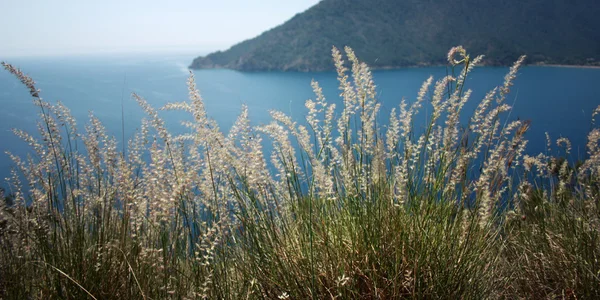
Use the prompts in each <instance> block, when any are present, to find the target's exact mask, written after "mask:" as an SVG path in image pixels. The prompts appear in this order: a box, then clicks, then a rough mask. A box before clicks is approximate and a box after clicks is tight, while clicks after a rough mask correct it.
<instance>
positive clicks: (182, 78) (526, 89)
mask: <svg viewBox="0 0 600 300" xmlns="http://www.w3.org/2000/svg"><path fill="white" fill-rule="evenodd" d="M192 59H193V56H190V55H158V54H157V55H148V54H146V55H120V56H117V55H112V56H109V55H107V56H79V57H46V58H14V59H10V60H7V62H8V63H11V64H13V65H15V66H17V67H19V68H21V69H22V70H23V71H24V72H25V73H26V74H28V75H30V76H31V77H32V78H33V79H34V80H35V81H36V82H37V86H38V88H39V89H41V96H42V98H44V99H45V100H47V101H50V102H53V103H54V102H56V101H61V102H63V103H64V104H66V105H67V106H68V107H69V108H70V109H71V112H72V114H73V115H74V116H75V118H76V119H77V122H78V125H79V126H80V127H82V126H83V125H84V124H85V123H86V122H87V120H88V115H89V113H90V112H92V113H93V114H94V115H95V116H97V117H98V118H99V119H100V120H101V121H102V122H103V123H104V125H105V126H106V127H107V129H108V130H109V132H110V133H111V134H113V135H115V136H116V137H117V140H118V141H121V139H122V134H123V133H122V129H121V124H122V123H121V122H122V113H121V112H122V111H121V106H122V105H123V108H124V124H125V133H124V134H125V137H126V138H128V137H129V136H131V135H132V134H133V132H135V130H136V129H137V128H139V125H140V120H141V118H142V117H144V114H143V112H142V111H141V109H140V108H139V107H138V106H137V104H136V103H135V101H134V100H133V99H132V98H131V96H130V95H131V93H132V92H135V93H137V94H139V95H140V96H142V97H144V98H145V99H146V100H147V101H148V102H149V103H150V104H152V105H153V106H154V107H160V106H162V105H164V104H166V103H167V102H176V101H183V100H186V99H187V97H188V91H187V87H186V80H187V78H188V76H189V70H188V69H187V65H189V63H190V62H191V60H192ZM447 71H448V70H447V69H446V68H444V67H434V68H407V69H400V70H386V71H375V72H374V79H375V84H376V85H377V92H378V100H379V101H380V102H381V104H382V106H381V107H382V109H381V113H382V115H381V116H382V121H383V122H384V123H385V122H386V121H385V120H386V119H387V118H388V116H389V112H390V110H391V109H392V108H393V107H397V106H398V104H399V103H400V101H401V100H402V98H405V99H406V100H407V101H408V102H409V103H410V102H413V101H414V100H415V99H416V96H417V92H418V90H419V88H420V86H421V84H422V83H423V81H424V80H426V79H427V78H428V77H429V76H430V75H433V76H434V79H436V80H437V79H439V78H441V77H443V76H445V75H446V74H447ZM507 72H508V68H501V67H481V68H476V69H475V70H474V71H473V72H472V73H471V75H470V76H469V78H468V80H467V86H468V87H469V88H471V89H472V90H473V94H472V97H471V99H470V103H469V104H468V105H467V106H466V107H465V113H464V115H465V116H467V117H468V116H470V113H471V112H472V111H473V110H474V108H475V106H476V105H477V104H478V102H479V101H480V100H481V99H482V98H483V96H484V95H485V93H486V92H487V91H489V90H491V89H492V88H494V87H495V86H497V85H501V84H502V82H503V78H504V75H505V74H506V73H507ZM194 76H195V78H196V83H197V86H198V88H199V90H200V93H201V95H202V97H203V98H204V100H205V104H206V109H207V111H208V114H209V115H210V116H211V117H212V118H213V119H215V120H216V121H217V122H218V123H219V125H220V127H221V128H222V129H223V130H229V128H230V127H231V125H232V124H233V122H234V121H235V119H236V117H237V115H238V114H239V112H240V108H241V105H242V104H246V105H248V107H249V112H250V118H251V120H252V122H253V123H254V124H256V125H258V124H265V123H268V122H269V121H270V118H269V113H268V111H269V110H271V109H276V110H280V111H282V112H285V113H287V114H289V115H291V116H292V117H293V118H294V119H295V120H302V119H303V118H304V116H305V113H306V109H305V108H304V103H305V101H306V100H307V99H311V98H312V99H314V94H313V92H312V88H311V86H310V83H311V80H313V79H314V80H317V81H318V82H319V83H320V85H321V87H322V88H323V91H324V94H325V96H326V97H327V99H328V101H330V102H335V103H337V105H338V112H339V109H341V107H342V104H341V101H340V98H339V96H338V95H339V90H338V83H337V79H336V77H337V75H336V73H333V72H322V73H283V72H264V73H244V72H237V71H231V70H199V71H194ZM599 87H600V69H588V68H570V67H533V66H531V67H524V68H523V69H521V70H520V71H519V73H518V77H517V79H516V81H515V85H514V86H513V88H512V89H511V94H510V95H509V97H508V98H507V103H508V104H509V105H511V106H513V107H514V109H513V111H512V112H511V113H510V116H508V118H509V119H517V118H520V119H522V120H530V121H531V128H530V130H529V132H528V133H527V138H528V139H529V140H530V143H529V146H528V149H527V152H529V153H531V154H536V153H539V152H545V151H546V150H545V149H546V146H545V144H546V138H545V134H544V133H545V132H548V133H549V134H550V137H551V138H552V139H554V140H555V139H557V138H559V137H568V138H569V139H571V141H572V143H573V156H574V159H578V158H583V157H585V153H586V152H585V143H586V136H587V133H588V132H589V130H590V128H591V114H592V111H593V109H594V108H596V106H598V105H599V104H600V88H599ZM37 113H38V110H37V107H35V106H34V105H33V102H32V101H31V97H30V96H29V94H28V91H27V89H26V88H25V87H24V86H23V85H22V84H21V83H20V82H19V81H18V80H17V79H16V78H14V77H13V76H12V75H11V74H9V73H8V72H7V71H5V70H0V151H1V153H0V178H1V179H4V178H6V177H8V176H9V170H10V168H11V166H12V162H11V161H10V159H9V158H8V156H7V155H6V154H4V152H5V151H10V152H12V153H15V154H24V153H26V151H27V147H26V145H25V143H24V142H22V141H20V140H19V139H18V138H16V137H15V136H14V135H13V134H12V132H11V128H19V129H25V130H27V131H30V132H34V131H35V129H36V125H35V124H36V120H37ZM163 116H164V119H165V121H166V122H167V124H168V126H169V127H170V128H172V129H173V130H174V131H179V130H183V129H182V127H180V126H179V121H180V120H181V119H182V118H185V115H182V113H173V112H164V113H163ZM423 120H424V119H423ZM599 122H600V120H599ZM419 123H420V121H419V119H417V121H416V123H415V126H417V127H419V126H424V124H422V125H420V124H419ZM423 123H424V122H423ZM2 181H3V180H2ZM0 186H6V185H5V184H4V182H2V183H1V184H0Z"/></svg>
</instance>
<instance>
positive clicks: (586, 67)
mask: <svg viewBox="0 0 600 300" xmlns="http://www.w3.org/2000/svg"><path fill="white" fill-rule="evenodd" d="M531 66H536V67H554V68H578V69H600V66H594V65H560V64H532V65H531Z"/></svg>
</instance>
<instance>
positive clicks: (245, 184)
mask: <svg viewBox="0 0 600 300" xmlns="http://www.w3.org/2000/svg"><path fill="white" fill-rule="evenodd" d="M444 57H447V58H448V76H445V77H443V78H438V79H434V78H429V79H427V80H426V81H425V82H424V83H423V85H422V86H421V88H420V91H419V92H418V94H417V95H413V96H412V98H413V99H414V100H413V101H404V100H403V101H402V102H401V103H400V104H399V105H398V106H397V107H396V108H394V109H392V110H391V112H390V122H389V126H384V125H383V124H381V123H379V121H380V120H381V119H382V118H381V117H380V103H378V101H377V99H378V96H377V94H376V88H375V83H374V82H373V79H372V74H371V71H370V69H369V67H368V66H367V65H366V64H364V63H361V62H360V61H359V60H358V58H357V57H356V55H355V53H354V52H353V51H352V50H351V49H350V48H346V49H345V55H344V54H343V53H342V52H340V51H338V50H337V49H335V48H334V49H333V58H334V65H335V67H336V71H337V75H338V79H339V84H340V86H339V87H340V91H341V95H340V97H342V98H343V107H338V108H336V107H335V105H334V104H332V103H330V102H328V101H327V99H325V98H324V97H323V93H322V90H321V87H320V86H319V84H318V83H317V82H313V83H312V87H313V89H314V92H315V97H314V99H312V100H307V101H306V109H307V113H306V120H305V122H298V121H296V120H292V119H291V118H290V117H289V116H287V115H285V114H284V113H282V112H279V111H273V112H271V115H272V122H271V123H268V124H264V125H260V126H252V125H251V123H250V121H249V119H248V108H247V107H245V106H243V107H242V109H241V113H240V115H239V117H238V119H237V120H236V122H235V124H234V126H233V127H232V128H231V130H230V131H229V132H223V131H222V130H220V129H219V127H218V125H217V123H216V122H215V121H214V120H212V119H211V118H210V117H209V116H207V114H206V110H205V109H204V101H203V99H202V98H201V96H200V94H199V92H198V90H197V89H196V85H195V82H194V77H193V74H191V75H190V78H189V81H188V87H189V95H190V99H189V101H187V102H181V103H169V104H167V105H166V106H165V107H163V108H162V109H165V110H183V111H186V112H189V113H190V115H191V116H192V117H193V121H191V122H185V125H186V126H188V127H189V129H190V130H189V131H188V133H184V134H182V135H173V134H172V133H171V132H169V131H168V130H167V126H166V125H165V123H164V121H163V120H162V119H161V117H160V113H159V112H158V111H157V110H156V109H155V108H153V107H151V106H150V105H149V104H148V103H147V102H146V101H145V100H144V98H142V97H141V96H139V95H136V94H134V95H133V96H134V98H135V99H136V100H137V101H138V103H139V104H140V105H141V107H142V108H143V109H144V111H145V112H146V113H147V115H148V117H147V119H145V120H143V121H142V123H141V125H140V129H139V131H138V133H137V135H136V136H135V137H134V138H132V139H131V140H130V141H129V142H128V144H127V145H128V146H127V151H124V152H119V151H118V149H120V148H121V147H120V146H119V145H118V142H117V139H116V138H114V137H113V136H111V135H109V134H108V133H107V132H106V130H105V129H104V127H103V125H102V123H101V122H100V121H99V120H98V119H97V118H96V117H94V116H93V115H91V118H90V120H89V122H88V123H87V124H86V126H85V131H81V132H80V131H78V129H79V127H78V126H77V124H76V122H75V120H74V119H73V118H72V117H71V115H70V112H69V110H68V109H67V108H66V107H65V106H63V105H62V104H61V103H60V102H59V103H50V102H47V101H45V100H43V99H42V98H40V91H39V90H38V89H37V88H36V86H35V82H34V81H33V80H32V79H31V78H30V77H28V76H27V75H25V74H24V73H23V72H22V71H20V70H19V69H17V68H15V67H13V66H12V65H9V64H4V63H3V66H4V68H5V69H6V70H8V71H9V72H11V73H12V74H14V75H15V76H16V77H17V78H18V79H19V80H20V81H21V82H22V83H23V84H24V85H25V86H26V87H27V89H28V90H29V92H30V95H31V97H32V98H33V102H34V104H35V105H36V106H37V108H38V110H39V112H40V114H39V120H38V122H39V126H38V128H39V132H38V133H37V134H36V135H33V134H29V133H27V132H23V131H19V130H15V133H16V134H17V135H18V136H20V137H21V138H22V139H23V140H24V142H26V143H27V144H29V145H30V146H31V151H30V152H29V155H27V157H24V156H25V154H23V153H21V154H19V153H15V154H11V157H12V159H13V161H14V164H15V170H14V173H13V176H12V178H11V180H10V186H11V189H10V192H11V195H10V201H6V202H0V298H2V299H400V298H413V299H543V298H549V299H599V298H600V277H599V275H598V274H600V202H599V201H600V200H599V199H600V128H598V126H597V123H596V122H594V121H593V120H594V119H597V115H598V113H600V107H598V108H597V109H596V110H595V111H594V112H593V113H592V115H591V116H590V117H591V120H592V121H591V127H590V128H591V131H590V132H589V135H588V143H587V150H588V152H587V156H586V157H583V158H582V161H580V162H578V163H575V162H574V160H573V158H572V157H571V144H570V142H569V140H568V139H566V138H560V139H558V140H556V141H554V140H548V144H547V150H546V151H545V153H543V154H539V155H536V156H528V155H525V152H524V151H525V149H526V146H527V140H526V139H525V133H526V132H527V130H528V128H529V122H527V121H522V120H518V119H517V120H514V119H511V118H509V115H510V111H511V107H510V106H509V105H508V104H507V102H509V101H506V100H507V97H508V93H509V91H510V88H511V86H512V85H513V81H514V80H515V78H516V76H517V74H518V70H519V67H520V66H521V64H522V63H523V60H524V57H521V58H519V59H518V60H517V61H516V63H515V64H514V65H513V67H511V68H510V71H509V72H508V74H507V75H506V77H505V79H504V82H499V83H498V84H499V85H498V86H497V87H496V88H494V89H493V90H491V91H489V92H488V93H487V95H486V96H485V97H484V98H483V99H477V100H479V101H480V102H479V105H478V106H477V109H476V110H475V111H474V113H473V115H472V116H471V117H470V121H469V122H468V123H467V124H461V123H460V121H459V120H461V118H460V116H461V114H463V112H462V108H463V106H464V104H465V103H466V102H467V101H473V99H470V97H471V94H472V91H471V90H468V89H465V88H464V87H465V82H466V81H468V80H470V78H471V74H470V73H469V72H470V71H471V70H472V69H473V67H474V66H476V65H478V64H479V63H480V62H481V59H482V57H481V56H478V57H471V56H469V55H468V54H467V53H466V51H465V50H464V49H463V48H462V47H455V48H452V50H451V51H450V53H449V54H448V55H447V56H446V55H444ZM423 113H425V114H426V115H427V118H426V121H424V122H423V123H421V122H418V123H419V124H416V123H417V122H416V120H417V118H415V116H416V115H418V114H423ZM420 128H425V130H423V131H422V130H419V129H420ZM265 143H269V144H270V145H271V147H269V148H263V146H264V145H265ZM267 149H268V150H267ZM1 197H2V195H0V198H1Z"/></svg>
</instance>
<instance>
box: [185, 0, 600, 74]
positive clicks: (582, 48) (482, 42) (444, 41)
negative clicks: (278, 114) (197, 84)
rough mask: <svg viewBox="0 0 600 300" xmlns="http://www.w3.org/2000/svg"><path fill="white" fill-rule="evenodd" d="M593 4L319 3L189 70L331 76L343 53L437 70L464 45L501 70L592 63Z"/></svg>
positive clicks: (598, 57) (585, 0)
mask: <svg viewBox="0 0 600 300" xmlns="http://www.w3.org/2000/svg"><path fill="white" fill-rule="evenodd" d="M598 15H600V2H598V0H520V1H515V0H323V1H321V2H320V3H318V4H317V5H315V6H313V7H311V8H310V9H308V10H307V11H305V12H303V13H300V14H297V15H296V16H294V17H293V18H292V19H290V20H289V21H287V22H286V23H284V24H282V25H280V26H278V27H275V28H273V29H271V30H268V31H266V32H264V33H263V34H261V35H260V36H258V37H256V38H253V39H250V40H246V41H243V42H241V43H239V44H237V45H234V46H233V47H231V48H230V49H229V50H227V51H218V52H215V53H211V54H209V55H207V56H205V57H198V58H196V59H195V60H194V61H193V63H192V64H191V66H190V68H192V69H202V68H228V69H235V70H243V71H266V70H283V71H288V70H289V71H322V70H330V69H332V67H333V64H332V63H331V47H332V46H334V45H335V46H337V47H343V46H350V47H352V48H353V49H354V51H355V52H356V54H357V55H358V57H359V58H360V59H361V60H363V61H365V62H366V63H368V64H369V65H370V66H372V67H373V68H394V67H406V66H419V65H439V64H443V63H444V62H445V55H446V53H447V51H448V50H449V49H450V48H451V47H452V46H455V45H458V44H460V45H463V46H465V48H466V49H467V50H468V51H469V52H470V53H474V54H475V53H477V54H485V55H486V57H487V60H486V61H485V62H486V63H488V64H496V65H506V64H510V63H512V62H513V61H514V60H516V59H517V57H518V56H519V55H521V54H526V55H528V62H529V63H552V64H577V65H584V64H599V63H600V18H598V17H597V16H598Z"/></svg>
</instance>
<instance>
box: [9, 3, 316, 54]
mask: <svg viewBox="0 0 600 300" xmlns="http://www.w3.org/2000/svg"><path fill="white" fill-rule="evenodd" d="M318 2H319V0H165V1H159V0H0V14H1V16H0V57H4V56H21V55H23V56H30V55H67V54H87V53H106V52H116V53H119V52H121V53H123V52H154V51H165V52H166V51H176V52H198V53H206V52H208V51H213V50H219V49H226V48H228V47H230V46H232V45H233V44H235V43H237V42H240V41H242V40H245V39H248V38H252V37H254V36H256V35H258V34H260V33H261V32H263V31H265V30H267V29H270V28H272V27H275V26H277V25H280V24H282V23H283V22H285V21H286V20H288V19H290V18H291V17H293V16H294V15H295V14H296V13H299V12H302V11H304V10H306V9H307V8H309V7H311V6H313V5H314V4H316V3H318Z"/></svg>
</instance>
